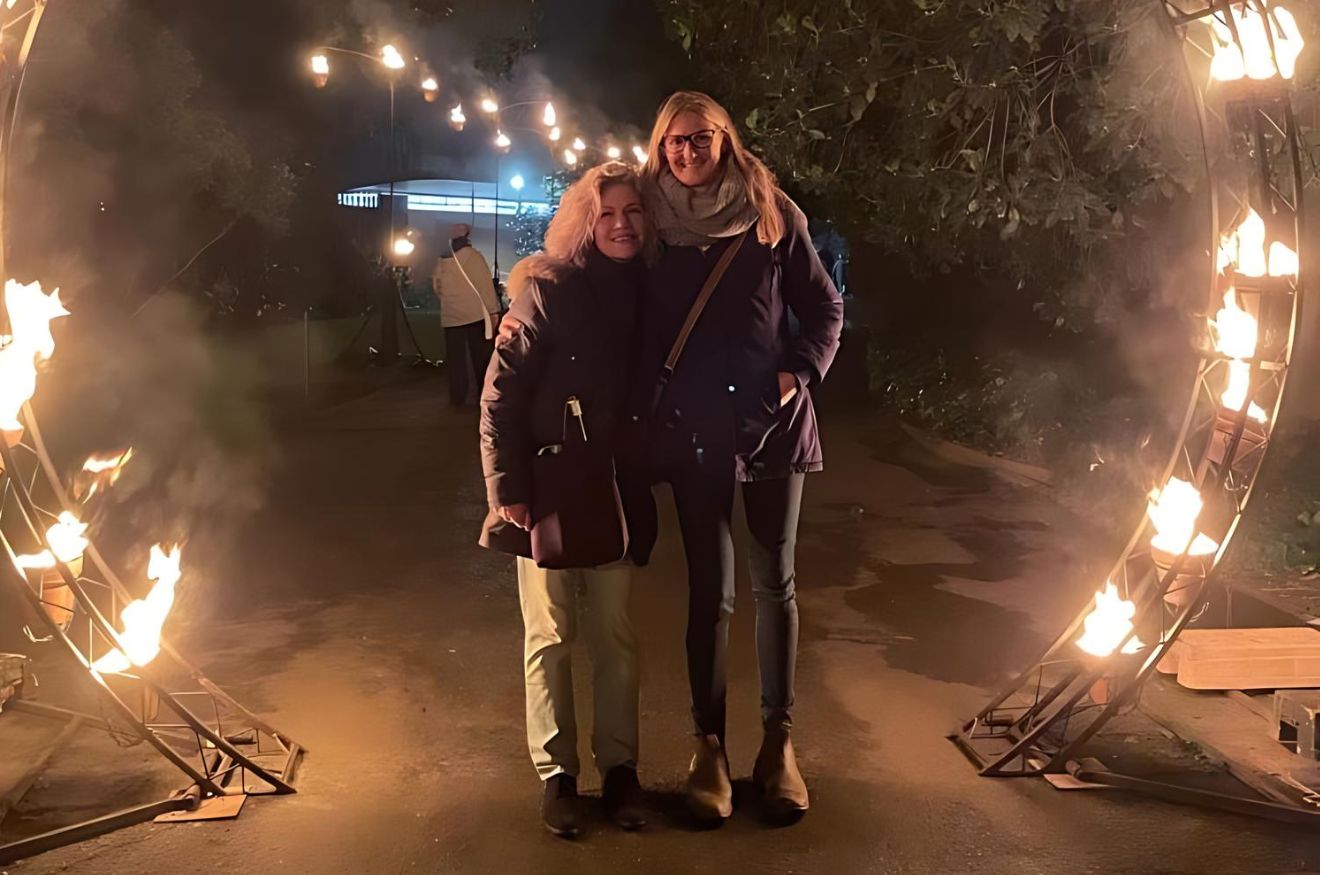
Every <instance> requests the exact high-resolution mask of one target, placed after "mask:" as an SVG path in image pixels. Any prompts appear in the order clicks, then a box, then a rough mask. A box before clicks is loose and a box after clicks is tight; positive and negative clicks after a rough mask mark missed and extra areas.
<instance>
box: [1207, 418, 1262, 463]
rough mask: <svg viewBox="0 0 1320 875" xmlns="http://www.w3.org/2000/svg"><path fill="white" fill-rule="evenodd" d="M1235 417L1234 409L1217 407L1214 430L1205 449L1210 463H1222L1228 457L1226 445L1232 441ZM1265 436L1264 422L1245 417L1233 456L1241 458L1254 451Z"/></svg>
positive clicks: (1258, 447) (1260, 444) (1235, 424)
mask: <svg viewBox="0 0 1320 875" xmlns="http://www.w3.org/2000/svg"><path fill="white" fill-rule="evenodd" d="M1236 419H1237V413H1236V412H1235V411H1232V410H1224V409H1223V408H1222V407H1221V408H1220V409H1219V416H1218V417H1217V418H1216V419H1215V430H1214V433H1213V434H1211V435H1210V446H1209V448H1208V450H1207V451H1206V458H1208V459H1209V460H1210V463H1211V464H1213V465H1222V464H1224V460H1225V459H1227V458H1228V447H1229V444H1231V443H1232V442H1233V432H1234V430H1235V429H1236V428H1237V422H1236ZM1267 438H1268V436H1267V435H1266V434H1265V430H1264V424H1263V423H1259V422H1257V421H1256V420H1254V419H1252V418H1251V417H1247V422H1246V425H1244V426H1243V427H1242V438H1241V440H1239V441H1238V447H1237V452H1236V453H1234V454H1233V458H1234V459H1241V458H1243V457H1244V456H1246V455H1247V454H1248V453H1252V452H1255V451H1256V450H1258V449H1260V448H1261V446H1262V445H1264V443H1265V441H1266V439H1267Z"/></svg>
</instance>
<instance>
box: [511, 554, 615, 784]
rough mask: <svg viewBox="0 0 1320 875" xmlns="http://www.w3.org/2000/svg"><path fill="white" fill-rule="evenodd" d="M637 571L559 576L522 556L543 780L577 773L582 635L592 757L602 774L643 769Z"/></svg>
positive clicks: (531, 722) (532, 728) (531, 717)
mask: <svg viewBox="0 0 1320 875" xmlns="http://www.w3.org/2000/svg"><path fill="white" fill-rule="evenodd" d="M630 577H631V570H630V568H629V566H627V565H625V564H623V563H619V564H617V565H607V566H605V567H603V568H575V569H570V570H567V571H557V570H551V569H547V568H540V567H538V566H537V564H536V563H535V562H534V561H532V560H531V559H528V558H526V557H525V556H519V557H518V598H519V601H521V603H522V615H523V628H524V630H525V636H524V649H523V657H524V664H525V666H526V672H527V674H526V688H527V746H528V747H529V748H530V749H531V753H532V764H533V765H535V766H536V772H537V774H538V775H540V776H541V780H542V781H548V780H549V779H551V778H553V777H555V776H556V775H561V774H562V775H569V776H576V775H577V774H578V769H579V764H578V737H577V726H576V721H575V719H574V711H573V666H572V661H571V653H570V651H571V648H572V646H573V641H574V639H575V638H577V637H578V634H579V633H580V634H581V636H582V638H583V639H584V640H585V641H586V644H587V650H588V652H589V654H590V656H591V691H592V696H593V701H592V726H591V751H592V754H593V755H594V756H595V759H596V768H598V769H599V770H600V772H601V774H603V775H606V776H608V775H609V774H610V772H611V771H612V770H613V769H615V768H627V769H630V770H632V771H633V772H634V774H635V773H636V769H637V709H638V705H637V698H638V696H637V639H636V638H635V637H634V635H633V627H632V620H631V619H630V618H629V616H628V592H629V587H630Z"/></svg>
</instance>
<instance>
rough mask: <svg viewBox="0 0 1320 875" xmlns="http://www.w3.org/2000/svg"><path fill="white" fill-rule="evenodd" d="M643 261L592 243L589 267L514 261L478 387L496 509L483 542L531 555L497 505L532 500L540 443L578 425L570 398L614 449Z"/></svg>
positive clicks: (607, 449) (599, 441) (591, 430)
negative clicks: (509, 297)
mask: <svg viewBox="0 0 1320 875" xmlns="http://www.w3.org/2000/svg"><path fill="white" fill-rule="evenodd" d="M644 270H645V268H644V266H643V264H642V263H641V262H640V261H637V262H630V263H627V264H623V263H619V262H616V261H613V260H611V259H609V258H607V257H605V256H604V255H601V254H600V253H599V252H597V251H596V250H595V249H594V248H593V249H592V251H591V253H590V255H589V256H588V258H587V263H586V266H585V267H583V268H578V267H575V266H574V265H571V264H566V263H564V262H560V261H555V260H553V259H550V258H546V257H544V256H532V257H531V258H529V259H524V261H523V262H521V263H520V264H519V265H518V267H516V268H515V269H514V274H513V276H512V277H511V278H510V288H511V289H512V290H514V291H516V294H515V295H514V302H513V306H512V308H511V309H510V310H509V313H508V315H506V316H505V318H504V321H503V322H502V323H501V325H500V333H499V336H498V337H497V338H496V340H495V354H494V355H493V356H492V357H491V361H490V366H489V367H488V368H487V370H486V383H485V388H484V389H483V391H482V393H481V425H480V439H481V463H482V468H483V470H484V473H485V477H486V497H487V501H488V503H489V505H490V507H491V508H492V512H491V513H490V514H488V516H487V518H486V521H485V524H484V525H483V526H482V534H481V544H482V546H485V547H491V548H492V549H497V550H502V551H504V552H510V553H515V554H517V555H521V556H531V544H530V540H529V539H528V537H527V533H526V532H524V531H522V530H521V529H517V528H516V527H514V526H511V525H509V524H506V523H505V522H504V521H503V520H501V519H500V518H499V517H498V516H497V515H496V514H495V513H494V512H493V509H494V508H497V507H502V506H503V507H507V506H510V505H514V504H531V502H532V460H533V458H534V457H535V455H536V452H537V450H538V449H540V448H541V447H544V446H547V445H550V444H558V443H562V442H564V440H565V430H566V429H570V428H571V429H575V430H576V429H579V425H578V424H577V421H576V420H575V419H574V418H572V417H571V416H570V415H568V413H567V412H566V409H565V405H566V403H567V401H568V399H569V398H570V397H576V398H577V399H578V401H579V402H580V404H581V407H582V412H583V427H585V429H586V432H587V434H589V435H590V440H591V443H592V445H593V446H595V447H598V448H599V452H603V453H612V451H613V450H612V447H613V442H614V438H615V435H616V434H617V433H618V431H619V423H620V421H621V420H622V418H623V410H624V407H625V401H626V396H627V393H628V389H629V387H630V385H631V374H632V359H633V357H634V355H635V353H636V349H637V346H636V325H637V301H638V297H639V292H640V287H641V284H642V282H643V278H644ZM515 286H516V287H517V288H516V289H515V288H514V287H515Z"/></svg>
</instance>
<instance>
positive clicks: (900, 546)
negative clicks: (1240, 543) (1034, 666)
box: [8, 378, 1320, 875]
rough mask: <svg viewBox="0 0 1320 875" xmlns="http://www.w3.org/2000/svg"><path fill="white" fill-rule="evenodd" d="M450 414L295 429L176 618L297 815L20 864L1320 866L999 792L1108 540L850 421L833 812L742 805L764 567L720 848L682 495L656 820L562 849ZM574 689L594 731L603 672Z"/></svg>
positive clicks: (830, 777) (838, 521)
mask: <svg viewBox="0 0 1320 875" xmlns="http://www.w3.org/2000/svg"><path fill="white" fill-rule="evenodd" d="M443 396H444V391H443V387H442V386H441V385H440V382H439V381H438V380H434V379H431V378H427V381H423V382H417V383H414V384H412V385H410V386H408V387H402V388H395V389H389V390H384V391H380V392H377V393H375V394H372V395H370V396H367V397H365V398H362V399H359V400H357V401H354V402H351V403H349V404H346V405H343V406H340V407H338V408H335V409H332V410H324V411H320V412H317V413H314V414H308V415H307V416H306V417H304V418H302V421H301V422H299V423H298V424H297V425H296V426H294V427H292V428H290V429H288V430H287V431H286V432H285V433H284V434H283V436H282V438H281V455H280V462H279V466H278V472H277V474H276V475H275V479H274V481H273V482H272V484H271V489H270V491H269V499H268V502H267V504H266V506H265V508H264V509H263V510H261V511H260V512H259V513H256V514H254V515H253V516H252V518H251V519H250V520H249V522H248V524H247V526H246V527H245V530H244V531H243V532H242V535H241V537H240V538H238V539H236V541H235V549H234V550H233V551H232V552H231V553H230V554H229V555H227V556H226V557H224V558H223V559H222V558H221V557H220V556H218V555H217V556H216V557H215V558H214V559H213V567H210V568H208V569H207V573H206V574H205V576H204V582H203V583H202V584H199V585H198V588H199V589H200V588H204V591H203V592H194V593H192V595H191V596H190V597H189V598H187V599H185V600H184V602H183V603H182V604H181V607H180V617H179V623H180V625H179V627H178V628H176V630H175V633H174V636H173V637H174V640H175V641H176V643H178V644H179V646H180V647H181V648H182V649H184V650H185V651H186V652H187V653H188V654H190V656H191V657H192V658H193V659H194V660H195V661H197V662H199V663H201V664H202V666H203V668H204V669H205V670H206V671H207V673H208V674H209V675H210V676H211V677H212V678H213V679H214V680H216V681H217V682H219V683H220V684H221V685H223V686H225V687H227V688H228V689H229V690H230V691H231V692H233V693H234V694H236V695H237V696H238V697H239V698H240V699H243V700H245V701H246V702H247V703H248V704H249V705H250V706H251V707H253V708H254V709H256V710H257V711H259V712H260V713H262V714H264V715H265V716H267V717H268V718H269V719H270V720H271V721H272V722H274V723H275V724H276V725H278V726H280V727H281V728H282V729H283V730H284V731H286V732H288V733H289V734H291V735H292V736H294V737H295V738H297V739H298V740H299V741H301V742H302V743H303V744H305V745H306V746H307V747H308V749H309V750H310V752H311V753H310V754H309V756H308V758H307V760H306V762H305V764H304V767H303V769H302V772H301V776H300V789H301V792H300V793H299V794H298V795H297V796H295V797H289V798H265V799H254V800H251V801H250V802H249V804H248V806H247V808H246V810H245V811H244V812H243V814H242V816H241V818H239V819H238V820H236V821H233V822H225V823H210V824H199V825H189V826H140V827H135V828H131V829H128V830H124V831H122V832H119V833H116V834H113V835H111V836H107V837H104V838H101V839H97V840H94V841H91V842H87V843H84V844H82V845H79V846H76V847H73V848H68V849H64V850H61V851H57V852H53V853H50V854H47V855H45V856H42V857H39V858H36V859H33V860H29V861H27V862H25V863H21V864H17V865H14V866H11V867H9V869H8V871H11V872H14V873H52V872H64V871H68V872H77V873H89V875H90V873H130V872H132V873H144V875H155V873H167V872H168V873H174V872H178V871H180V870H182V869H190V870H193V871H199V872H206V873H212V872H214V873H229V872H233V873H266V872H279V873H341V872H342V873H377V872H380V873H395V872H548V873H559V872H564V873H567V872H580V871H640V872H657V873H671V872H710V871H724V872H735V871H736V872H741V871H757V872H770V873H778V872H784V873H787V872H831V873H842V872H848V873H852V872H895V873H899V872H912V873H943V872H1013V873H1035V872H1040V873H1047V872H1048V873H1055V872H1097V873H1101V872H1103V873H1110V872H1115V873H1118V872H1133V873H1136V872H1141V873H1151V872H1159V873H1206V872H1232V873H1256V872H1260V873H1267V872H1268V873H1284V872H1296V871H1315V867H1318V866H1320V838H1317V837H1314V836H1311V835H1308V834H1307V833H1305V832H1303V831H1302V830H1301V829H1299V828H1291V827H1284V826H1278V825H1272V824H1267V823H1262V822H1258V821H1253V820H1249V819H1245V818H1239V817H1233V816H1228V815H1219V814H1212V813H1207V812H1203V811H1199V810H1193V809H1187V808H1179V807H1174V806H1170V805H1166V804H1162V803H1158V802H1153V801H1148V800H1144V799H1138V798H1132V797H1127V796H1122V795H1117V794H1108V793H1105V794H1100V793H1071V794H1069V793H1060V792H1058V791H1055V790H1053V789H1051V788H1050V787H1049V786H1048V785H1047V784H1045V783H1044V782H1042V781H1038V780H991V779H984V778H979V777H977V776H976V775H975V773H974V772H973V770H972V768H971V767H970V766H969V765H968V763H967V762H966V760H964V759H963V757H962V756H961V755H960V754H959V753H958V752H957V750H956V749H955V748H954V747H953V746H952V745H951V744H950V743H949V742H947V741H946V740H945V738H944V736H945V734H946V733H947V732H948V731H949V730H950V729H951V728H952V727H954V726H955V725H956V723H957V721H958V720H959V719H960V718H962V717H964V716H966V715H967V714H969V713H971V712H973V711H975V709H976V708H977V706H978V705H979V704H980V703H981V702H983V701H984V699H985V697H986V696H987V694H988V692H989V689H990V688H991V687H993V686H995V684H996V683H997V682H999V681H1001V680H1003V679H1004V678H1006V677H1007V676H1008V675H1009V674H1011V673H1012V672H1014V671H1016V670H1018V669H1021V668H1022V667H1023V665H1024V664H1025V663H1028V662H1030V661H1031V660H1032V659H1033V658H1035V657H1036V656H1037V655H1038V652H1039V651H1040V650H1041V649H1042V647H1043V646H1044V644H1045V642H1046V641H1047V639H1048V638H1049V637H1052V635H1053V634H1054V633H1055V632H1056V631H1057V626H1058V624H1059V623H1060V622H1062V619H1063V618H1064V617H1065V616H1067V615H1069V614H1070V613H1071V612H1072V611H1073V610H1074V609H1075V608H1076V606H1077V605H1078V604H1079V602H1080V601H1081V600H1082V599H1084V598H1085V597H1086V593H1087V592H1089V591H1090V590H1091V589H1092V588H1093V586H1092V582H1093V581H1094V579H1095V577H1096V574H1103V570H1102V569H1104V568H1106V567H1107V565H1108V562H1109V560H1110V559H1111V558H1112V555H1113V549H1114V546H1113V545H1110V544H1108V543H1106V542H1105V539H1104V538H1102V537H1099V536H1098V535H1097V534H1096V532H1095V531H1094V530H1093V529H1091V528H1090V527H1088V526H1087V525H1086V524H1085V523H1084V522H1083V521H1081V520H1079V519H1077V518H1075V517H1073V516H1071V515H1070V514H1068V513H1067V512H1065V511H1063V510H1061V509H1060V508H1059V507H1057V506H1056V505H1054V504H1053V503H1052V502H1051V501H1050V499H1049V496H1048V494H1047V493H1045V492H1043V491H1041V490H1033V489H1027V488H1024V487H1021V486H1016V485H1012V484H1011V483H1009V482H1008V481H1006V480H1004V479H1001V478H999V477H997V476H996V475H995V474H994V473H993V472H992V471H990V470H987V469H986V468H978V467H967V466H963V465H957V464H952V463H950V462H948V461H945V459H944V458H942V457H941V456H939V455H938V454H936V453H933V452H931V451H930V450H929V449H927V448H924V447H923V446H922V445H919V444H917V443H916V442H914V441H912V440H911V439H910V438H909V437H907V436H906V435H905V434H904V432H903V431H902V430H901V429H899V428H898V427H897V426H896V425H894V424H892V423H885V422H874V421H860V420H853V419H850V418H849V417H848V416H846V415H841V414H840V413H839V412H838V411H826V413H825V416H824V422H825V424H824V439H825V445H826V453H827V466H828V467H827V470H826V472H824V473H822V474H820V475H814V476H813V477H812V478H810V480H809V482H808V487H807V499H806V506H805V508H804V512H803V517H802V531H801V539H800V552H799V578H800V581H799V586H800V590H799V599H800V604H801V609H802V618H803V635H802V646H801V658H800V665H799V675H798V708H797V727H796V730H795V733H796V734H795V737H796V743H797V745H798V748H799V755H800V757H801V760H802V765H803V768H804V771H805V773H806V775H807V777H808V781H809V783H810V786H811V790H812V799H813V807H812V810H811V812H810V813H809V814H808V816H807V817H806V818H805V820H803V821H802V822H801V823H799V824H797V825H795V826H792V827H788V828H771V827H768V826H765V825H763V824H762V823H761V821H760V820H759V819H758V818H757V817H756V812H755V806H754V805H753V804H752V803H751V801H750V800H749V799H748V796H749V793H748V792H747V790H748V787H747V784H746V781H745V779H746V777H747V776H748V775H749V774H750V771H751V763H752V758H753V757H754V756H755V752H756V746H757V744H758V743H759V735H758V727H757V689H756V668H755V661H754V650H753V625H752V615H753V611H752V610H751V602H750V593H748V591H747V581H746V579H745V569H744V568H743V567H742V565H741V563H742V557H740V569H739V599H740V602H739V610H738V612H737V613H736V614H735V618H734V623H733V631H732V636H733V653H732V656H731V667H730V673H731V691H730V703H729V704H730V728H729V747H730V753H731V760H732V764H733V769H734V773H735V776H736V777H738V778H739V779H740V781H739V784H738V791H739V795H740V798H739V808H738V811H737V812H736V813H735V815H734V817H733V818H732V820H731V821H730V822H729V823H727V824H726V825H725V826H724V827H723V828H721V829H718V830H713V831H702V830H697V829H694V828H693V827H692V826H691V825H690V824H689V823H688V822H687V820H686V818H684V817H683V815H682V805H681V796H680V795H679V792H680V789H681V786H682V780H683V774H684V768H685V765H686V758H687V751H688V738H687V732H688V716H687V705H686V701H687V691H686V676H685V672H684V663H683V651H682V642H683V622H684V609H685V602H686V592H685V582H684V578H683V563H682V555H681V547H680V545H679V544H678V542H677V539H676V538H675V536H674V535H675V532H676V526H675V525H674V519H673V514H672V507H671V506H669V504H668V502H667V497H665V498H663V499H662V503H661V504H662V509H663V512H664V514H665V517H664V525H665V530H666V536H665V538H664V539H663V540H662V542H661V544H660V545H659V548H658V550H657V556H656V559H655V562H654V564H653V565H652V567H650V568H648V569H646V570H645V571H643V572H642V573H640V574H639V575H638V579H637V582H636V585H635V590H634V604H633V607H634V612H635V616H636V618H637V623H638V627H639V633H640V635H641V641H642V648H643V660H644V662H643V671H644V677H643V693H642V709H643V713H642V732H643V739H642V743H643V762H642V764H641V772H642V779H643V783H644V784H645V785H646V786H647V787H648V788H649V790H650V791H651V792H650V799H651V803H652V805H653V806H654V809H655V816H654V818H653V822H652V824H651V825H650V826H649V827H648V828H647V829H646V830H644V831H642V832H641V833H638V834H624V833H621V832H619V831H617V830H615V829H613V828H612V827H610V826H609V825H608V824H607V823H605V822H603V821H601V822H594V823H592V824H591V826H590V829H589V830H588V831H587V833H586V834H585V835H584V836H583V837H582V838H581V839H579V840H578V841H575V842H566V841H563V840H560V839H556V838H554V837H552V836H550V835H549V834H548V833H546V832H545V831H544V830H543V829H542V828H541V826H540V824H539V820H538V814H537V810H538V802H539V796H538V790H539V786H538V784H537V781H536V778H535V774H534V772H533V770H532V767H531V765H530V762H529V761H528V757H527V753H526V746H525V741H524V737H523V732H522V725H521V721H522V687H521V665H520V660H521V637H520V636H521V623H520V618H519V612H518V603H517V597H516V589H515V585H514V578H513V570H512V562H511V561H509V560H507V559H505V558H503V557H501V556H497V555H493V554H490V553H486V552H484V551H482V550H480V549H478V548H477V547H475V546H474V543H473V542H474V539H475V537H476V531H477V527H478V524H479V521H480V518H481V516H482V513H483V506H482V505H483V499H482V490H481V481H480V474H479V469H478V464H477V459H476V442H475V437H474V430H475V423H476V416H475V413H468V412H463V413H453V412H450V411H449V410H447V409H446V408H445V407H444V404H443V401H442V398H443ZM294 419H295V420H296V419H297V418H296V417H295V418H294ZM581 658H583V659H585V653H584V654H581ZM581 665H583V666H584V667H585V665H586V663H585V661H584V662H582V663H581ZM578 677H579V681H580V684H579V685H580V686H581V687H583V689H582V691H581V692H582V695H581V696H580V698H579V710H580V711H582V710H583V708H582V706H583V704H584V703H585V702H587V701H589V698H588V696H589V693H588V691H587V690H586V688H585V687H586V683H587V681H588V679H589V673H588V672H586V671H582V672H580V673H579V675H578ZM47 686H48V687H52V688H53V687H54V686H55V685H54V684H53V683H48V684H47ZM52 695H54V692H53V691H52ZM584 725H585V721H584ZM583 736H584V739H585V737H586V736H587V733H583ZM584 761H585V762H590V759H589V757H586V758H584ZM77 768H78V767H77V766H76V764H73V763H70V762H69V761H68V758H64V759H62V760H61V761H60V763H59V765H58V767H57V768H56V769H55V770H53V771H54V775H53V778H52V779H51V780H50V781H48V782H47V783H46V784H44V785H43V786H41V787H39V788H38V790H37V791H35V792H34V793H33V794H32V796H31V797H30V798H29V800H28V803H27V810H28V813H30V814H31V816H33V817H37V816H43V817H49V816H53V815H52V812H57V811H58V810H59V809H60V803H61V799H62V794H64V795H65V796H71V795H72V794H73V791H72V790H70V789H69V788H68V783H66V782H65V780H64V777H62V776H68V775H69V774H70V773H71V772H74V771H75V770H76V769H77ZM582 783H583V787H584V789H585V790H587V791H589V792H594V791H595V790H596V788H598V784H599V782H598V778H597V776H596V775H594V773H591V772H590V770H588V773H587V774H585V775H584V776H583V782H582ZM104 786H109V779H107V783H106V784H105V785H104ZM139 789H141V788H140V787H139ZM115 807H118V806H117V805H115V804H113V801H112V802H111V803H109V804H107V808H106V810H110V809H112V808H115ZM78 813H79V814H80V815H81V816H88V815H87V814H86V813H85V812H82V811H81V810H80V811H79V812H78Z"/></svg>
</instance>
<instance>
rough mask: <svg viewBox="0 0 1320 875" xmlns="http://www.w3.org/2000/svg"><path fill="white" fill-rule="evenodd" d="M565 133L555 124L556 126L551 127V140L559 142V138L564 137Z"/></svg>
mask: <svg viewBox="0 0 1320 875" xmlns="http://www.w3.org/2000/svg"><path fill="white" fill-rule="evenodd" d="M563 135H564V132H563V131H561V130H560V129H559V127H558V126H555V127H553V128H551V129H550V142H552V143H558V142H559V138H560V137H562V136H563Z"/></svg>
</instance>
